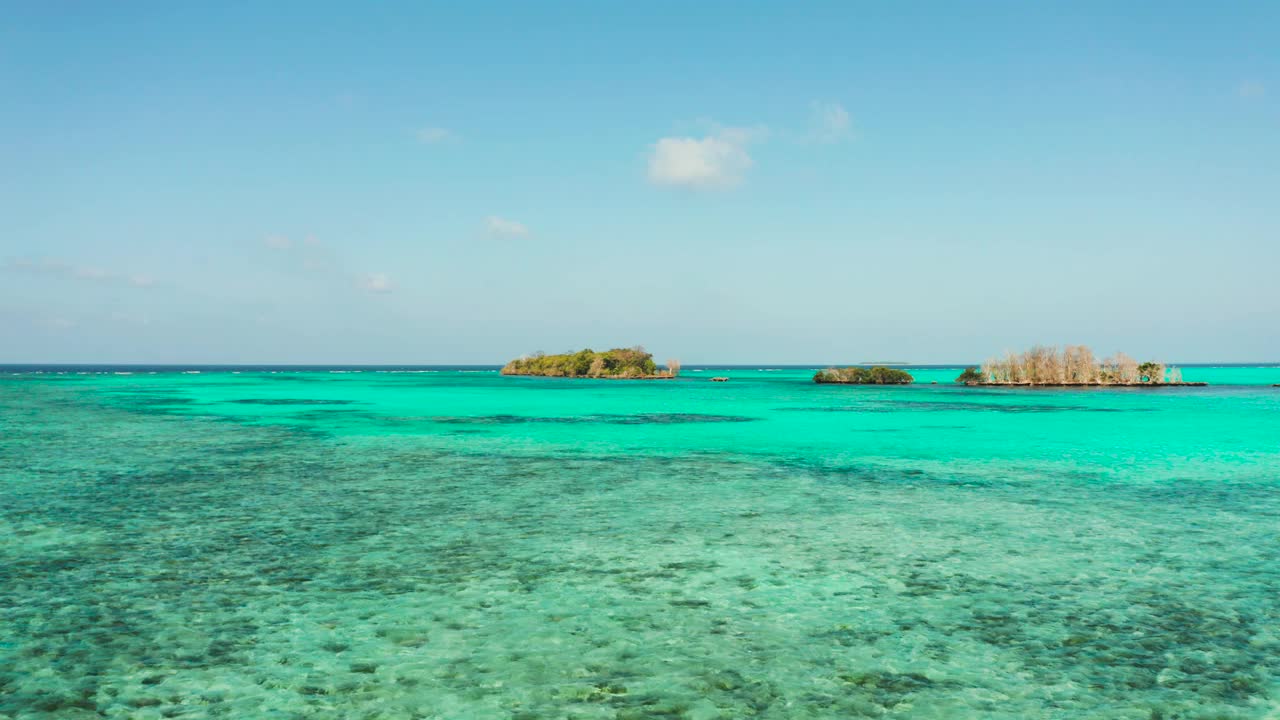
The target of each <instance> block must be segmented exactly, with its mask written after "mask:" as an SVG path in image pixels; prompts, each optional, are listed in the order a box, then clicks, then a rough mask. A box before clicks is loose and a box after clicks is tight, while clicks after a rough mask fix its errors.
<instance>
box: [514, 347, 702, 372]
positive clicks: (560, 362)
mask: <svg viewBox="0 0 1280 720" xmlns="http://www.w3.org/2000/svg"><path fill="white" fill-rule="evenodd" d="M502 374H503V375H537V376H540V377H563V378H597V379H606V380H671V379H673V378H675V377H676V376H677V375H679V374H680V361H678V360H668V361H667V366H666V368H665V369H661V370H660V369H658V364H657V363H655V362H654V361H653V355H652V354H650V353H648V352H646V351H645V349H644V348H642V347H639V346H636V347H633V348H614V349H612V350H605V351H604V352H596V351H594V350H591V349H587V350H579V351H578V352H572V353H564V354H562V355H546V354H543V353H535V354H533V355H527V356H525V357H521V358H517V359H515V360H512V361H511V362H509V363H507V364H506V365H505V366H503V368H502Z"/></svg>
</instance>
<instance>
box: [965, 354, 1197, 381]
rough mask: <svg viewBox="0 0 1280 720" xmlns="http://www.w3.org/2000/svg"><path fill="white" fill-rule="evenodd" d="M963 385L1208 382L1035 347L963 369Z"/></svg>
mask: <svg viewBox="0 0 1280 720" xmlns="http://www.w3.org/2000/svg"><path fill="white" fill-rule="evenodd" d="M956 382H958V383H962V384H964V385H1025V386H1036V387H1099V386H1106V387H1110V386H1137V387H1187V386H1202V385H1207V384H1208V383H1203V382H1184V381H1183V379H1182V371H1181V370H1180V369H1178V368H1176V367H1170V366H1167V365H1165V364H1164V363H1161V362H1151V361H1148V362H1144V363H1139V362H1138V361H1137V360H1134V359H1133V358H1131V357H1129V356H1128V355H1125V354H1124V353H1116V354H1115V355H1112V356H1111V357H1108V358H1105V359H1103V360H1097V359H1095V357H1094V354H1093V350H1091V349H1089V348H1088V347H1086V346H1084V345H1067V346H1065V347H1063V348H1056V347H1047V346H1044V345H1037V346H1035V347H1033V348H1031V349H1030V350H1027V351H1026V352H1023V353H1020V354H1015V353H1006V354H1005V356H1004V357H1002V358H993V359H991V360H988V361H987V362H985V363H983V364H982V366H981V367H969V368H965V370H964V372H962V373H960V376H959V377H957V378H956Z"/></svg>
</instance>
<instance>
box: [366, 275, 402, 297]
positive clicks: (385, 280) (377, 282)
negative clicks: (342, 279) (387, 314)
mask: <svg viewBox="0 0 1280 720" xmlns="http://www.w3.org/2000/svg"><path fill="white" fill-rule="evenodd" d="M357 285H358V286H359V287H360V288H361V289H363V290H368V291H369V292H375V293H388V292H391V291H392V290H394V289H395V283H393V282H392V281H391V276H390V275H387V274H386V273H365V274H364V275H361V276H360V277H359V278H357Z"/></svg>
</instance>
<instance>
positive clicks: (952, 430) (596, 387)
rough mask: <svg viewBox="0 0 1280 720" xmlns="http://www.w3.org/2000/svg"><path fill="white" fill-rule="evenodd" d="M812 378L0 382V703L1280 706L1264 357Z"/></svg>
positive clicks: (845, 710)
mask: <svg viewBox="0 0 1280 720" xmlns="http://www.w3.org/2000/svg"><path fill="white" fill-rule="evenodd" d="M813 370H814V368H812V367H810V368H779V367H774V368H743V367H734V368H731V369H723V368H686V372H685V374H684V375H683V377H681V378H680V379H679V380H676V381H670V382H668V381H653V382H623V381H592V380H556V379H543V378H506V377H501V376H500V375H498V374H497V372H496V371H495V370H494V369H493V368H397V369H391V368H290V369H287V370H282V369H271V368H214V367H206V368H189V369H185V370H183V369H174V368H154V367H152V368H145V367H129V368H101V367H100V368H87V367H62V368H37V367H0V718H59V719H62V718H66V719H77V718H103V717H105V718H130V719H132V718H171V717H176V718H206V717H207V718H234V719H236V720H239V719H242V718H282V719H289V718H335V719H336V718H368V719H373V718H380V719H387V720H391V719H401V718H403V719H409V718H424V719H425V718H439V719H449V720H466V719H471V718H475V719H490V718H500V719H506V718H510V719H513V720H514V719H525V720H528V719H534V718H583V719H586V718H601V719H604V718H617V719H624V718H628V719H638V718H687V719H689V720H711V719H712V718H776V719H781V718H859V717H868V718H1018V719H1025V718H1104V719H1105V718H1133V719H1134V720H1174V719H1175V718H1178V719H1193V718H1194V719H1203V720H1209V719H1223V718H1277V717H1280V388H1277V387H1272V384H1273V383H1280V367H1276V366H1272V367H1230V366H1224V367H1185V368H1184V375H1185V378H1186V379H1187V380H1189V381H1194V380H1203V381H1207V382H1210V383H1212V385H1211V386H1209V387H1203V388H1162V389H1147V390H1141V389H1066V390H1064V389H1054V390H1050V389H1040V390H1033V389H993V388H965V387H956V386H954V385H952V384H950V380H951V379H953V378H954V377H955V375H956V374H957V373H958V371H959V369H958V368H925V369H918V370H913V373H914V374H915V375H916V376H917V379H918V381H920V382H918V384H916V385H912V386H908V387H851V386H831V385H823V386H819V385H815V384H813V383H812V382H810V381H809V380H810V377H811V375H812V372H813ZM713 375H727V376H730V377H731V378H732V380H731V381H730V382H727V383H712V382H709V378H710V377H711V376H713ZM932 381H937V382H938V384H936V385H934V384H930V383H931V382H932Z"/></svg>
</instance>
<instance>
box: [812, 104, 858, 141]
mask: <svg viewBox="0 0 1280 720" xmlns="http://www.w3.org/2000/svg"><path fill="white" fill-rule="evenodd" d="M810 108H811V112H812V118H813V119H812V122H813V133H812V134H813V138H814V139H815V140H818V141H820V142H836V141H839V140H844V139H845V138H847V137H849V136H850V135H852V134H853V126H852V123H851V122H850V120H849V111H848V110H845V109H844V106H842V105H840V104H839V103H832V102H818V101H815V102H813V103H812V104H811V105H810Z"/></svg>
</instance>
